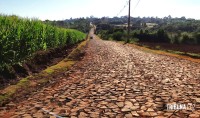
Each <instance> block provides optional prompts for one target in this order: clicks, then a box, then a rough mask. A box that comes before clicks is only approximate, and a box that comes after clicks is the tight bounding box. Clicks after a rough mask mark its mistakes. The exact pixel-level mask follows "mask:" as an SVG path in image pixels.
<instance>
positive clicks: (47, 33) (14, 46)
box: [0, 15, 85, 70]
mask: <svg viewBox="0 0 200 118" xmlns="http://www.w3.org/2000/svg"><path fill="white" fill-rule="evenodd" d="M84 38H85V34H84V33H82V32H79V31H77V30H72V29H64V28H58V27H55V26H51V25H48V24H44V23H43V22H42V21H39V20H37V19H28V18H20V17H17V16H6V15H0V70H2V69H3V68H5V66H8V65H12V64H15V63H19V62H22V61H23V60H25V59H26V58H28V57H30V56H31V55H32V54H33V53H34V52H36V51H38V50H46V49H48V48H56V47H59V46H64V45H69V44H74V43H76V42H78V41H80V40H83V39H84Z"/></svg>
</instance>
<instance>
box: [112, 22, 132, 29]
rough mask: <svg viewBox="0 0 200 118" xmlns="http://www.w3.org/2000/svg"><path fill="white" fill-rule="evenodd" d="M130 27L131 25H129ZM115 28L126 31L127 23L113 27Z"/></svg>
mask: <svg viewBox="0 0 200 118" xmlns="http://www.w3.org/2000/svg"><path fill="white" fill-rule="evenodd" d="M130 26H132V24H130ZM114 27H115V28H124V29H127V28H128V23H124V24H120V25H114Z"/></svg>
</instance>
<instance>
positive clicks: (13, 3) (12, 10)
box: [0, 0, 200, 20]
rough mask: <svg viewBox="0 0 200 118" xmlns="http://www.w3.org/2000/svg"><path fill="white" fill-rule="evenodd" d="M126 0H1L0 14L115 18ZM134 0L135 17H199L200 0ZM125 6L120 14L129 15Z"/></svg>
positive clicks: (44, 18) (133, 11)
mask: <svg viewBox="0 0 200 118" xmlns="http://www.w3.org/2000/svg"><path fill="white" fill-rule="evenodd" d="M126 2H127V0H0V13H1V14H8V15H11V14H15V15H19V16H22V17H29V18H39V19H41V20H46V19H49V20H63V19H68V18H71V17H72V18H78V17H89V16H92V15H93V16H95V17H103V16H108V17H113V16H116V15H117V14H118V13H119V12H120V10H121V9H122V8H123V7H124V5H125V4H126ZM137 2H138V0H131V7H132V9H131V16H133V17H138V16H140V17H144V16H146V17H151V16H153V17H156V16H157V17H164V16H168V15H171V16H172V17H181V16H185V17H186V18H195V19H200V15H199V14H198V12H199V11H200V0H140V3H139V5H138V6H137V7H136V8H135V6H136V4H137ZM127 12H128V8H127V7H126V8H125V9H124V10H123V12H121V14H120V15H119V16H123V15H127Z"/></svg>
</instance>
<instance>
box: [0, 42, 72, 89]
mask: <svg viewBox="0 0 200 118" xmlns="http://www.w3.org/2000/svg"><path fill="white" fill-rule="evenodd" d="M74 47H76V45H71V46H64V47H59V48H54V49H49V50H46V51H38V52H36V53H35V54H33V57H32V58H31V59H29V60H27V61H26V62H24V63H23V64H22V65H19V64H16V65H13V66H12V67H11V68H10V69H6V70H4V71H3V72H0V89H3V88H5V87H6V86H7V85H10V84H15V83H16V82H17V81H19V80H20V78H24V77H27V76H28V75H31V74H33V73H38V72H41V71H42V70H44V69H46V68H47V67H48V66H51V65H55V64H57V63H58V62H59V61H61V60H62V59H64V58H65V57H66V56H67V55H68V54H69V53H70V52H71V51H72V50H73V48H74Z"/></svg>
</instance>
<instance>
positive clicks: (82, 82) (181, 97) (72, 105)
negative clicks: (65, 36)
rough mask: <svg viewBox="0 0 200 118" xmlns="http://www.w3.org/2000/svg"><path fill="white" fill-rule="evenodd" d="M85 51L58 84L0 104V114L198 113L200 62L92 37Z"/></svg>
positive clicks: (159, 116)
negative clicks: (9, 105) (0, 106)
mask: <svg viewBox="0 0 200 118" xmlns="http://www.w3.org/2000/svg"><path fill="white" fill-rule="evenodd" d="M85 51H86V54H85V56H84V58H83V59H82V60H81V61H80V62H78V63H76V64H75V65H74V66H73V67H72V68H71V70H69V71H67V72H63V76H62V77H59V78H58V81H57V84H54V85H49V86H47V87H45V88H44V89H42V90H41V91H38V92H37V93H34V95H32V96H30V97H29V98H28V99H27V100H25V101H22V102H19V103H15V104H14V106H15V107H14V109H10V110H9V108H5V109H7V110H5V109H4V110H2V109H1V111H0V114H1V115H4V116H5V114H6V115H7V116H9V115H10V116H12V117H16V118H18V117H24V118H29V117H30V118H31V117H35V118H36V117H37V118H46V117H47V118H48V117H51V118H53V117H72V118H76V117H79V118H84V117H86V118H87V117H93V118H98V117H104V118H109V117H117V118H124V117H126V118H132V117H157V118H162V117H172V118H174V117H182V118H184V117H197V118H198V117H200V64H198V63H193V62H190V61H187V60H182V59H178V58H174V57H169V56H164V55H158V54H154V53H149V52H145V51H141V50H138V49H135V48H133V47H131V46H127V45H122V44H119V43H116V42H112V41H103V40H100V39H98V37H96V36H94V38H93V39H91V40H90V41H89V43H88V45H87V48H86V50H85ZM66 75H68V76H66ZM176 109H181V110H176ZM1 115H0V116H1Z"/></svg>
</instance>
